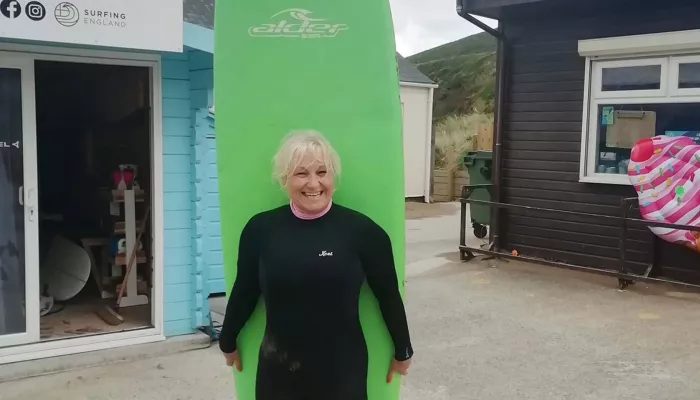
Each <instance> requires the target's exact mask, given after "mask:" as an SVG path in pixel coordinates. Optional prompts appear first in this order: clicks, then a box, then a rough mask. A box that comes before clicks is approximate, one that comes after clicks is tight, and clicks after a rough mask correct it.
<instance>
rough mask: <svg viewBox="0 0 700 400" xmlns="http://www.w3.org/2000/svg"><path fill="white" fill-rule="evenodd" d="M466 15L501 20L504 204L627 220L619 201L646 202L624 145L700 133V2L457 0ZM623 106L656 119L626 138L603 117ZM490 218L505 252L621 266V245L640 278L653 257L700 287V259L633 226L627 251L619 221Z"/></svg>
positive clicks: (498, 154) (497, 152)
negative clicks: (631, 177)
mask: <svg viewBox="0 0 700 400" xmlns="http://www.w3.org/2000/svg"><path fill="white" fill-rule="evenodd" d="M457 12H458V13H459V14H460V15H461V16H462V17H463V18H465V19H467V20H469V21H471V22H472V23H474V24H477V25H480V24H479V21H478V20H477V19H475V18H474V16H482V17H488V18H493V19H496V20H498V21H499V27H498V29H497V30H491V34H493V35H494V36H497V37H499V38H500V39H501V40H499V66H498V73H499V88H498V90H497V93H498V98H497V101H496V103H497V110H496V116H495V117H496V128H495V131H496V134H495V136H496V137H495V140H494V163H495V165H494V175H493V177H494V180H497V184H496V188H495V193H494V195H493V196H494V197H495V199H494V200H496V201H498V202H500V203H505V204H514V205H525V206H532V207H538V208H545V209H554V210H561V211H574V212H578V213H590V214H598V215H608V216H619V215H620V213H621V211H620V210H621V200H622V199H624V198H630V197H636V196H637V194H636V192H635V190H634V188H633V186H632V185H631V184H630V183H629V182H628V180H627V177H626V175H625V173H623V171H624V170H623V169H622V168H620V169H619V170H617V169H616V168H617V167H618V166H622V167H624V160H625V157H629V150H630V149H629V147H630V146H629V144H628V143H625V142H629V141H630V140H632V139H633V138H634V135H639V132H640V131H641V132H649V134H650V135H651V136H653V134H664V133H667V132H669V131H673V132H678V131H687V132H693V131H697V132H699V133H700V0H663V1H662V0H457ZM480 26H481V27H482V28H485V29H486V30H488V27H486V26H484V25H480ZM611 111H612V112H613V113H612V114H610V113H611ZM624 111H632V113H633V114H634V113H637V114H634V115H640V114H639V111H644V112H648V111H652V113H642V115H645V116H647V115H652V116H653V118H652V119H651V120H646V119H645V118H646V117H643V118H641V119H639V120H638V121H636V122H631V124H632V125H631V126H634V127H636V128H637V129H636V130H633V131H634V134H632V136H633V137H626V136H625V134H628V133H629V131H626V130H625V129H623V128H619V126H618V128H616V130H613V129H612V128H611V127H610V126H608V125H607V123H606V122H605V121H606V118H608V117H606V116H605V115H603V114H604V113H608V115H613V116H618V117H620V116H622V117H624V114H620V113H619V112H624ZM634 124H637V125H634ZM620 126H624V125H620ZM698 137H700V135H699V136H698ZM636 216H637V217H638V216H639V215H638V214H637V215H636ZM492 222H493V223H494V224H496V225H497V226H492V227H491V230H492V231H494V235H495V237H494V241H495V243H496V246H497V248H498V249H499V250H500V251H502V252H508V253H509V252H511V250H512V249H515V250H517V251H518V253H519V254H521V255H525V256H529V257H534V258H538V259H544V260H550V261H559V262H565V263H569V264H574V265H578V266H586V267H591V268H599V269H609V270H615V269H618V268H619V266H620V263H619V260H620V258H621V257H620V248H623V249H624V256H625V257H624V259H625V260H626V262H625V266H626V267H627V268H628V269H629V270H631V271H632V272H634V273H637V274H643V273H644V272H645V271H646V270H647V267H648V266H649V265H650V263H652V261H654V260H655V262H656V263H657V265H660V266H662V268H661V269H660V270H661V271H662V273H663V275H664V277H666V278H670V279H675V280H681V281H685V282H694V283H697V282H700V254H699V253H697V252H693V251H692V250H690V249H687V248H685V247H682V246H679V245H674V244H669V243H666V242H663V241H660V240H655V239H654V235H653V234H652V233H651V232H650V231H649V229H648V228H647V227H646V226H644V225H639V224H634V223H632V224H631V225H629V229H628V232H627V239H626V240H625V242H624V246H623V244H621V241H620V223H619V221H617V220H614V219H605V218H598V217H589V216H585V215H582V214H566V213H552V212H544V211H542V212H540V211H532V210H525V209H501V210H500V211H499V212H497V213H496V216H495V218H494V219H493V220H492ZM654 249H655V250H654Z"/></svg>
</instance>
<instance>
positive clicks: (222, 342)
mask: <svg viewBox="0 0 700 400" xmlns="http://www.w3.org/2000/svg"><path fill="white" fill-rule="evenodd" d="M255 231H256V229H255V226H254V224H253V222H252V220H251V221H249V222H248V223H247V224H246V226H245V227H244V228H243V231H242V232H241V236H240V239H239V247H238V261H237V267H238V274H237V275H236V281H235V282H234V284H233V288H232V289H231V294H230V295H229V299H228V303H227V305H226V314H225V315H224V323H223V326H222V327H221V335H220V336H219V348H220V349H221V351H223V352H224V353H232V352H234V351H235V350H236V349H237V346H236V339H237V338H238V334H239V333H240V332H241V330H242V329H243V327H244V326H245V324H246V322H248V319H249V318H250V316H251V315H252V314H253V311H255V307H256V305H257V303H258V299H259V297H260V286H259V283H258V263H259V252H258V248H257V245H258V243H257V240H256V235H255Z"/></svg>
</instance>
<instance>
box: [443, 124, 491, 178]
mask: <svg viewBox="0 0 700 400" xmlns="http://www.w3.org/2000/svg"><path fill="white" fill-rule="evenodd" d="M491 123H493V116H492V115H490V114H483V113H473V114H462V115H449V116H447V117H445V118H443V119H441V120H440V122H438V123H437V124H435V127H434V128H433V129H434V131H435V168H437V169H443V170H450V171H456V170H458V169H462V168H463V166H464V164H463V163H462V160H463V157H464V153H465V152H467V151H470V150H473V149H474V148H475V147H476V137H477V133H478V131H479V127H480V126H482V125H485V124H491Z"/></svg>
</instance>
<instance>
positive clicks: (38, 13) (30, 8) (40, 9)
mask: <svg viewBox="0 0 700 400" xmlns="http://www.w3.org/2000/svg"><path fill="white" fill-rule="evenodd" d="M25 13H26V14H27V17H28V18H29V19H31V20H32V21H41V20H42V19H44V17H45V16H46V8H45V7H44V5H43V4H41V3H39V2H38V1H30V2H29V3H27V6H26V7H25Z"/></svg>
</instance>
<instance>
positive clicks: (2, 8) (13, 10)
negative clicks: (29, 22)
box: [0, 0, 22, 19]
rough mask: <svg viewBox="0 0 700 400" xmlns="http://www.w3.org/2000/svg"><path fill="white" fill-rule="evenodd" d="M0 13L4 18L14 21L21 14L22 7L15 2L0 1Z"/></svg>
mask: <svg viewBox="0 0 700 400" xmlns="http://www.w3.org/2000/svg"><path fill="white" fill-rule="evenodd" d="M0 12H1V13H2V15H4V16H5V17H6V18H10V19H15V18H17V17H19V16H20V14H22V6H21V5H20V4H19V1H17V0H2V2H0Z"/></svg>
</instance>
